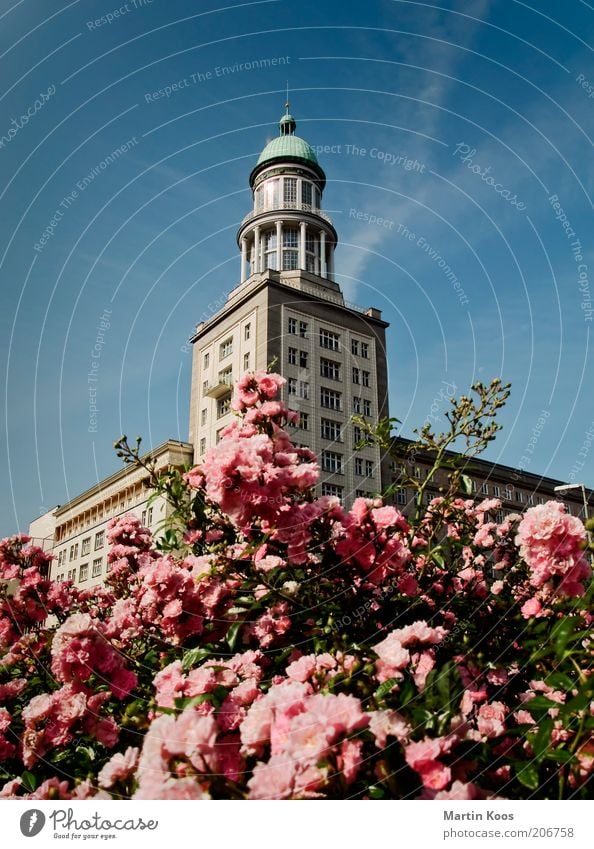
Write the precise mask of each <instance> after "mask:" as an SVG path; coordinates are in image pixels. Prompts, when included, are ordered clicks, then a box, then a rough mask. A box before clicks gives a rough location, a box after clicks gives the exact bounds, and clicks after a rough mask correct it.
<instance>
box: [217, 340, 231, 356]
mask: <svg viewBox="0 0 594 849" xmlns="http://www.w3.org/2000/svg"><path fill="white" fill-rule="evenodd" d="M232 353H233V337H232V336H230V337H229V338H228V339H225V341H224V342H221V344H220V345H219V360H224V359H225V357H228V356H229V355H230V354H232Z"/></svg>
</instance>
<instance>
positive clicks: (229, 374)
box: [219, 366, 233, 386]
mask: <svg viewBox="0 0 594 849" xmlns="http://www.w3.org/2000/svg"><path fill="white" fill-rule="evenodd" d="M219 383H223V384H224V385H225V386H232V385H233V369H232V368H231V366H228V367H227V368H224V369H223V370H222V371H220V372H219Z"/></svg>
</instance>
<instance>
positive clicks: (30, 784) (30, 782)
mask: <svg viewBox="0 0 594 849" xmlns="http://www.w3.org/2000/svg"><path fill="white" fill-rule="evenodd" d="M21 781H22V782H23V787H24V788H25V790H26V791H27V792H28V793H33V791H34V790H36V789H37V778H36V776H34V775H33V773H32V772H29V770H27V769H26V770H25V771H24V772H22V773H21Z"/></svg>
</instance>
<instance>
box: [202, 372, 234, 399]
mask: <svg viewBox="0 0 594 849" xmlns="http://www.w3.org/2000/svg"><path fill="white" fill-rule="evenodd" d="M232 388H233V378H232V377H230V378H229V380H228V381H227V378H221V379H220V380H219V381H218V382H217V383H210V384H209V385H208V387H207V388H206V392H205V393H204V394H205V395H206V396H207V397H208V398H216V399H217V400H218V399H219V398H222V397H223V396H224V395H227V393H228V392H231V389H232Z"/></svg>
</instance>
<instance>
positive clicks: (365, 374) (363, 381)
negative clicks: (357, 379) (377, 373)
mask: <svg viewBox="0 0 594 849" xmlns="http://www.w3.org/2000/svg"><path fill="white" fill-rule="evenodd" d="M361 384H362V385H363V386H369V372H368V371H362V372H361Z"/></svg>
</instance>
